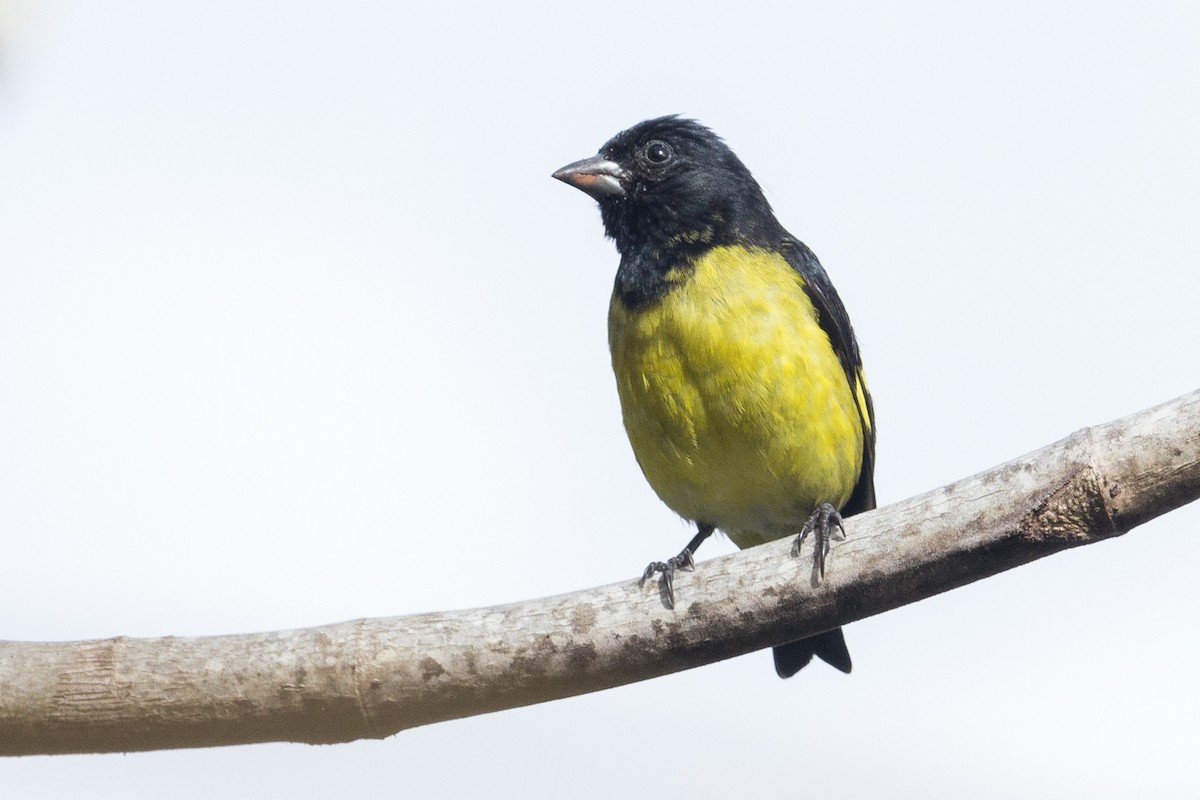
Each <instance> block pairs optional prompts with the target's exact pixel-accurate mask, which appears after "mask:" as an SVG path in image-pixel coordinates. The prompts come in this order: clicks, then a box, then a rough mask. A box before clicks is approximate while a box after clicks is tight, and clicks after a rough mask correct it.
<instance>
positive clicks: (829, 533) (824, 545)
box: [795, 503, 846, 580]
mask: <svg viewBox="0 0 1200 800" xmlns="http://www.w3.org/2000/svg"><path fill="white" fill-rule="evenodd" d="M835 528H836V529H838V530H839V531H841V534H842V536H841V538H842V539H845V538H846V526H844V525H843V524H842V515H841V514H839V513H838V510H837V509H836V508H834V507H833V506H831V505H829V503H822V504H821V505H819V506H817V510H816V511H814V512H813V513H812V516H810V517H809V518H808V522H805V523H804V527H803V528H801V529H800V538H798V539H797V540H796V547H795V552H796V554H797V555H799V553H800V546H801V545H802V544H804V540H805V538H807V537H808V535H809V534H810V533H811V534H813V561H814V562H815V563H816V565H817V574H818V575H820V576H821V580H825V556H827V555H829V542H830V540H831V539H833V532H834V529H835Z"/></svg>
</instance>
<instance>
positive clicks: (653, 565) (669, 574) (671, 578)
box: [638, 547, 696, 608]
mask: <svg viewBox="0 0 1200 800" xmlns="http://www.w3.org/2000/svg"><path fill="white" fill-rule="evenodd" d="M695 568H696V562H695V561H694V560H693V559H692V550H691V548H690V547H685V548H683V552H681V553H680V554H679V555H677V556H675V557H673V558H668V559H667V560H666V561H651V562H650V563H649V564H647V565H646V569H645V571H644V572H643V573H642V579H641V580H640V581H638V586H644V585H645V584H646V581H648V580H649V579H650V578H652V577H653V576H654V573H656V572H661V573H662V576H663V584H664V585H666V587H667V608H674V607H675V573H676V571H678V570H687V571H688V572H691V571H692V570H694V569H695Z"/></svg>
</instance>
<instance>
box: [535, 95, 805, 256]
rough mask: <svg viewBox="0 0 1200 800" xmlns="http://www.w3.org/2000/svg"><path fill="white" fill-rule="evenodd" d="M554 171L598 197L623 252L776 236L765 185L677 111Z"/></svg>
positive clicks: (689, 247)
mask: <svg viewBox="0 0 1200 800" xmlns="http://www.w3.org/2000/svg"><path fill="white" fill-rule="evenodd" d="M554 177H556V178H558V179H559V180H562V181H565V182H566V183H569V184H571V185H572V186H574V187H576V188H578V189H580V190H582V191H584V192H586V193H587V194H589V195H591V196H592V197H594V198H595V199H596V200H597V201H598V202H599V203H600V213H601V217H602V219H603V220H604V229H605V232H606V233H607V234H608V235H609V236H611V237H612V238H613V240H615V241H616V244H617V249H618V250H619V251H620V252H621V254H622V255H623V256H629V255H633V254H635V253H636V252H638V251H645V250H646V249H650V250H653V251H654V252H656V253H664V252H668V251H670V252H674V253H676V254H678V253H679V251H681V250H682V251H685V252H686V251H687V250H694V249H702V248H705V247H711V246H713V245H720V244H734V243H743V244H762V245H768V244H769V242H770V241H771V240H772V239H775V240H778V238H779V236H781V235H782V228H780V227H779V223H778V222H776V221H775V217H774V215H773V214H772V213H771V206H770V205H769V204H768V203H767V200H766V198H765V197H763V193H762V189H761V188H759V185H758V182H757V181H755V180H754V176H752V175H751V174H750V171H749V170H748V169H746V167H745V165H744V164H742V162H741V160H739V159H738V157H737V156H736V155H735V154H734V152H733V151H732V150H730V149H729V147H728V146H726V144H725V143H724V142H723V141H721V138H720V137H719V136H717V135H716V134H715V133H713V132H712V131H710V130H709V129H708V128H706V127H704V126H703V125H701V124H700V123H698V122H696V121H694V120H690V119H681V118H679V117H677V116H669V117H659V118H658V119H651V120H647V121H645V122H640V123H638V124H637V125H634V126H633V127H632V128H630V129H629V130H626V131H622V132H621V133H618V134H617V135H616V136H614V137H613V138H612V139H610V140H609V141H608V142H607V143H606V144H605V145H604V146H603V147H601V148H600V152H599V153H598V154H597V155H596V156H593V157H592V158H586V159H584V160H582V161H576V162H575V163H573V164H568V165H567V166H565V167H563V168H562V169H560V170H559V171H558V172H555V173H554Z"/></svg>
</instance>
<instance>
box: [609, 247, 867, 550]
mask: <svg viewBox="0 0 1200 800" xmlns="http://www.w3.org/2000/svg"><path fill="white" fill-rule="evenodd" d="M802 287H803V278H802V277H801V276H800V274H799V273H797V272H796V271H795V270H794V269H792V267H791V266H790V265H789V264H788V263H787V262H786V261H785V260H784V258H783V257H782V256H780V255H778V254H775V253H771V252H767V251H763V250H748V249H746V248H743V247H718V248H714V249H712V250H711V251H709V253H708V254H707V255H705V256H703V257H702V258H700V259H699V260H698V261H697V262H696V263H695V265H694V270H693V271H692V273H691V274H690V276H687V277H686V279H685V280H683V282H682V283H680V284H679V285H677V286H675V287H674V288H673V289H672V290H671V291H670V292H668V293H667V295H666V296H665V297H663V298H662V299H661V300H658V301H656V302H655V303H652V304H651V305H649V306H647V307H645V308H641V309H638V310H636V311H631V310H630V309H628V308H626V307H625V305H624V303H622V302H621V300H620V299H619V298H618V297H617V296H615V295H614V297H613V300H612V304H611V306H610V310H609V345H610V347H611V350H612V360H613V371H614V372H615V373H616V378H617V391H618V393H619V394H620V398H621V410H622V414H623V416H624V420H625V430H626V432H627V433H628V434H629V441H630V443H631V444H632V445H633V451H634V454H635V455H636V456H637V460H638V463H639V464H640V465H641V467H642V471H643V472H644V473H645V475H646V479H647V480H648V481H649V482H650V485H651V486H652V487H653V488H654V491H655V492H657V493H658V496H659V497H660V498H662V500H663V502H665V503H666V504H667V505H668V506H670V507H671V508H672V509H673V510H674V511H675V512H676V513H678V514H679V515H681V516H683V517H685V518H687V519H690V520H697V521H701V522H707V523H711V524H714V525H716V526H717V527H718V528H721V529H722V530H724V531H725V532H726V533H727V534H728V535H729V536H730V538H731V539H733V541H734V542H735V543H736V544H737V545H738V546H740V547H748V546H750V545H754V544H759V543H761V542H763V541H766V540H769V539H776V538H780V537H783V536H787V535H789V534H794V533H796V532H798V530H799V528H800V526H801V525H802V524H803V523H804V521H805V520H806V519H807V518H808V516H809V514H811V513H812V511H813V510H814V509H815V508H816V507H817V506H818V505H820V504H821V503H831V504H833V505H834V506H835V507H841V506H842V505H843V504H844V503H845V502H846V501H847V500H848V499H849V497H850V494H851V492H852V491H853V489H854V484H855V482H856V481H857V479H858V474H859V470H860V468H861V463H862V449H863V430H862V424H861V422H860V417H859V412H858V409H857V408H856V406H855V398H854V396H853V395H852V394H851V390H850V387H849V386H848V384H847V381H846V374H845V372H844V371H843V370H842V367H841V364H840V363H839V361H838V359H837V356H836V354H835V353H834V351H833V348H832V347H831V345H830V342H829V337H828V336H827V335H826V334H825V332H824V331H823V330H822V329H821V327H820V325H819V323H818V319H817V312H816V309H815V308H814V307H813V305H812V303H811V302H810V301H809V299H808V297H807V295H805V293H804V291H803V288H802Z"/></svg>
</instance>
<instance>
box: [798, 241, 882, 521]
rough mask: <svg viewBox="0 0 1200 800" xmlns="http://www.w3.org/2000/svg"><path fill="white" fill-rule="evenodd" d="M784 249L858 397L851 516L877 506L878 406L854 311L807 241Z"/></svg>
mask: <svg viewBox="0 0 1200 800" xmlns="http://www.w3.org/2000/svg"><path fill="white" fill-rule="evenodd" d="M780 252H782V253H783V256H784V258H786V259H787V262H788V263H789V264H791V265H792V268H793V269H795V270H796V271H797V272H799V273H800V274H801V275H802V276H804V291H805V293H807V294H808V297H809V299H810V300H812V304H813V305H814V306H816V308H817V315H818V321H819V322H820V324H821V329H822V330H824V331H825V333H826V334H827V335H828V336H829V341H830V343H831V344H832V345H833V350H834V352H835V353H837V357H838V361H840V362H841V364H842V369H843V370H844V371H845V373H846V382H847V384H848V385H849V386H850V393H851V395H852V396H853V397H854V398H855V401H856V402H855V405H856V406H858V414H859V420H860V421H861V423H862V427H863V457H862V471H861V472H859V474H858V483H857V484H855V486H854V492H853V493H852V494H851V495H850V499H849V500H848V501H847V502H846V505H845V506H843V507H842V508H841V509H840V511H841V513H842V515H843V516H847V517H848V516H850V515H851V514H858V513H860V512H862V511H870V510H871V509H873V508H875V406H874V404H873V402H872V401H871V393H870V392H869V391H867V383H866V380H865V378H864V377H863V368H862V358H861V356H860V355H859V352H858V341H857V340H856V339H855V338H854V328H852V327H851V326H850V315H848V314H847V313H846V307H845V306H843V305H842V299H841V298H840V297H838V293H837V290H836V289H834V288H833V283H832V282H831V281H830V280H829V276H828V275H827V274H826V273H825V268H824V267H822V266H821V262H820V261H818V260H817V256H816V254H814V253H813V251H812V250H809V249H808V247H807V245H805V244H804V242H801V241H800V240H799V239H796V238H793V237H791V236H788V237H786V238H784V240H783V241H782V243H781V248H780ZM860 393H861V401H860V400H859V397H860Z"/></svg>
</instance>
